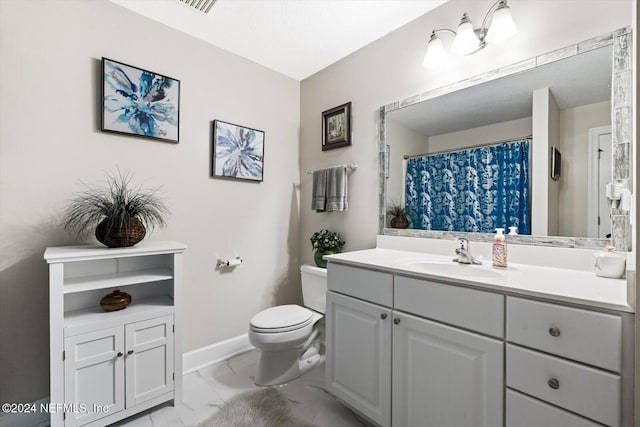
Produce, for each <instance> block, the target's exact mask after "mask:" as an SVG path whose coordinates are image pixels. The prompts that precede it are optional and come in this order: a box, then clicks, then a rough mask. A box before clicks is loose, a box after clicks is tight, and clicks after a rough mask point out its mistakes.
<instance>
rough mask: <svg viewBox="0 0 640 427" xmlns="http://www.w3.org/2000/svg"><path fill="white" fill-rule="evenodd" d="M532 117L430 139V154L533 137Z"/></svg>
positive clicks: (435, 136) (434, 136) (433, 136)
mask: <svg viewBox="0 0 640 427" xmlns="http://www.w3.org/2000/svg"><path fill="white" fill-rule="evenodd" d="M531 133H532V129H531V117H524V118H522V119H516V120H509V121H507V122H501V123H494V124H491V125H486V126H479V127H475V128H471V129H465V130H461V131H457V132H451V133H444V134H442V135H432V136H430V137H429V152H430V153H437V152H439V151H446V150H455V149H461V148H467V147H475V146H478V145H486V144H492V143H498V142H500V141H505V140H508V139H513V138H518V137H524V136H528V135H531Z"/></svg>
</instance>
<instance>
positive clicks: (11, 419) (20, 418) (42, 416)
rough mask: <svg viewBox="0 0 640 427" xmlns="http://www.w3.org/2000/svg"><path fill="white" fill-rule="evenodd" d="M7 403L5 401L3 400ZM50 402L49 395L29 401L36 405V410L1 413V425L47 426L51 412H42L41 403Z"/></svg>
mask: <svg viewBox="0 0 640 427" xmlns="http://www.w3.org/2000/svg"><path fill="white" fill-rule="evenodd" d="M2 403H5V402H2ZM47 403H49V397H45V398H44V399H40V400H37V401H35V402H31V403H29V405H30V406H33V405H35V406H34V407H35V412H29V413H20V414H12V413H4V412H1V413H0V427H45V426H48V425H49V412H41V411H40V405H41V404H47Z"/></svg>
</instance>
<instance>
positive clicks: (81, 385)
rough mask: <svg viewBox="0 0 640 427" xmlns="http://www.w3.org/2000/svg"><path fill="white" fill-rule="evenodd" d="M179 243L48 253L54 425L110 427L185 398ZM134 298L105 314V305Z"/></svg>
mask: <svg viewBox="0 0 640 427" xmlns="http://www.w3.org/2000/svg"><path fill="white" fill-rule="evenodd" d="M184 250H185V246H184V245H182V244H180V243H176V242H145V243H142V244H140V245H138V246H136V247H132V248H118V249H108V248H102V247H95V246H71V247H54V248H48V249H47V250H46V252H45V255H44V257H45V259H46V260H47V262H48V263H49V288H50V289H49V295H50V307H49V310H50V369H51V373H50V376H51V379H50V381H51V397H50V401H51V403H52V404H54V405H55V404H65V405H66V406H65V407H63V406H60V410H59V411H58V410H55V411H52V413H51V425H52V426H63V425H64V426H82V425H91V426H104V425H108V424H111V423H114V422H116V421H118V420H121V419H123V418H126V417H128V416H131V415H133V414H136V413H138V412H140V411H143V410H146V409H148V408H150V407H153V406H155V405H158V404H160V403H163V402H166V401H173V402H174V404H176V403H179V402H180V400H181V395H182V375H181V373H182V348H181V347H182V346H181V334H180V325H181V310H180V306H181V282H182V253H183V251H184ZM115 289H119V290H121V291H124V292H127V293H129V294H130V295H131V296H132V302H131V304H130V305H129V306H127V307H126V308H125V309H123V310H118V311H113V312H106V311H104V310H103V309H102V308H101V307H100V299H101V298H102V297H103V296H104V295H106V294H108V293H110V292H111V291H113V290H115Z"/></svg>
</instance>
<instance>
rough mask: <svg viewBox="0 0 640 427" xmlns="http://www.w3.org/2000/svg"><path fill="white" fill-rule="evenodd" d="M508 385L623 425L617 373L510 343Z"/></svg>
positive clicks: (599, 418) (611, 423) (596, 418)
mask: <svg viewBox="0 0 640 427" xmlns="http://www.w3.org/2000/svg"><path fill="white" fill-rule="evenodd" d="M553 379H555V380H556V381H557V383H556V384H554V383H552V382H551V381H552V380H553ZM507 386H508V387H510V388H512V389H515V390H519V391H521V392H523V393H526V394H529V395H531V396H534V397H537V398H539V399H542V400H544V401H546V402H549V403H551V404H553V405H557V406H560V407H561V408H565V409H568V410H570V411H572V412H575V413H577V414H580V415H583V416H585V417H587V418H591V419H593V420H595V421H598V422H600V423H603V424H606V425H608V426H612V427H617V426H619V425H620V377H619V376H618V375H614V374H610V373H608V372H604V371H600V370H598V369H595V368H590V367H588V366H583V365H580V364H577V363H574V362H569V361H567V360H564V359H560V358H557V357H553V356H549V355H547V354H543V353H538V352H535V351H532V350H527V349H525V348H521V347H518V346H514V345H512V344H507ZM554 387H555V388H554Z"/></svg>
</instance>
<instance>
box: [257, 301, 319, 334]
mask: <svg viewBox="0 0 640 427" xmlns="http://www.w3.org/2000/svg"><path fill="white" fill-rule="evenodd" d="M313 322H314V316H313V312H312V311H311V310H309V309H306V308H304V307H300V306H299V305H295V304H287V305H279V306H276V307H271V308H268V309H266V310H263V311H261V312H260V313H258V314H256V315H255V316H253V318H251V322H250V330H252V331H254V332H259V333H280V332H289V331H295V330H297V329H302V328H305V327H306V326H309V325H310V324H312V323H313Z"/></svg>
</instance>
